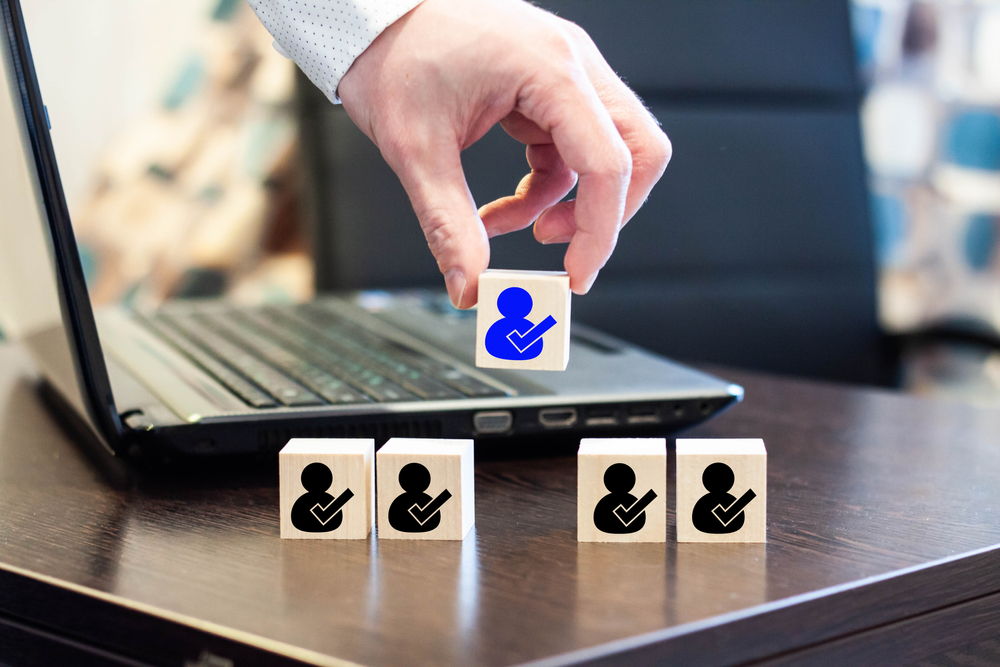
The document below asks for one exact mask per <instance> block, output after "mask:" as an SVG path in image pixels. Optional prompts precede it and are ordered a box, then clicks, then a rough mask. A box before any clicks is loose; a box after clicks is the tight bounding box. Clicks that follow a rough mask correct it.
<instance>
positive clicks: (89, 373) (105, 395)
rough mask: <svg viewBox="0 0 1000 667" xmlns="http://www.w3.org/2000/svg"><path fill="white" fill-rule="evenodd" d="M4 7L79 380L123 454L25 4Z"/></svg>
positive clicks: (100, 425)
mask: <svg viewBox="0 0 1000 667" xmlns="http://www.w3.org/2000/svg"><path fill="white" fill-rule="evenodd" d="M0 7H2V9H3V24H4V30H3V35H2V39H3V42H4V47H5V52H6V54H7V56H8V58H9V60H8V62H9V64H10V66H11V70H10V71H11V74H12V75H13V79H14V80H13V82H12V83H13V84H14V86H15V88H16V93H17V97H18V100H17V101H18V102H19V103H20V107H21V113H22V114H23V121H24V123H25V127H26V130H27V139H28V143H29V144H30V146H31V152H32V155H31V156H30V157H31V158H33V164H34V172H35V173H34V176H35V178H37V184H38V191H39V193H40V194H41V197H42V202H43V204H44V209H45V217H46V220H47V222H48V228H47V230H46V232H47V233H48V235H49V240H50V242H51V243H50V246H49V247H50V250H51V252H52V255H53V257H52V259H53V265H54V266H55V271H56V285H57V289H58V293H59V305H60V310H61V313H62V324H63V327H64V329H65V332H66V336H67V339H68V341H69V343H70V353H71V355H72V357H73V365H74V370H75V372H76V380H77V383H78V384H79V387H80V392H81V394H82V397H83V400H84V404H85V406H86V409H87V412H88V415H87V416H88V417H89V418H90V422H91V424H92V425H93V426H94V427H95V428H96V429H97V430H98V431H99V435H100V436H101V437H102V438H103V440H104V441H105V442H106V443H107V444H108V445H109V446H110V447H111V448H112V449H113V450H115V451H118V450H119V449H120V447H121V443H122V437H121V436H122V432H123V429H122V422H121V418H120V416H119V414H118V411H117V409H116V408H115V401H114V396H113V394H112V390H111V382H110V379H109V377H108V369H107V366H106V365H105V362H104V353H103V350H102V348H101V342H100V338H99V336H98V332H97V323H96V321H95V319H94V311H93V308H92V307H91V302H90V294H89V292H88V290H87V284H86V280H85V278H84V272H83V265H82V263H81V262H80V254H79V251H78V248H77V244H76V237H75V235H74V233H73V226H72V223H71V221H70V215H69V207H68V206H67V204H66V197H65V194H64V192H63V187H62V180H61V178H60V176H59V168H58V165H57V162H56V156H55V149H54V148H53V145H52V138H51V136H50V134H49V125H48V121H47V118H46V113H45V107H44V104H43V103H42V95H41V90H40V88H39V85H38V79H37V76H36V73H35V66H34V61H33V60H32V57H31V49H30V46H29V44H28V35H27V29H26V26H25V22H24V16H23V14H22V12H21V4H20V0H0ZM15 106H16V105H15Z"/></svg>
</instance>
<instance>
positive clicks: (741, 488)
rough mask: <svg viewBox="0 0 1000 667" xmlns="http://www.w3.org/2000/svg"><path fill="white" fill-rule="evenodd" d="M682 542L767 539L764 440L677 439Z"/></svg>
mask: <svg viewBox="0 0 1000 667" xmlns="http://www.w3.org/2000/svg"><path fill="white" fill-rule="evenodd" d="M677 541H678V542H766V541H767V450H766V449H765V448H764V441H763V440H761V439H759V438H745V439H703V440H695V439H684V438H679V439H678V440H677Z"/></svg>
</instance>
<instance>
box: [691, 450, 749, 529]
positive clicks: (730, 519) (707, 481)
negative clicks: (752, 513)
mask: <svg viewBox="0 0 1000 667" xmlns="http://www.w3.org/2000/svg"><path fill="white" fill-rule="evenodd" d="M735 481H736V477H735V475H734V474H733V469H732V468H730V467H729V466H727V465H726V464H725V463H713V464H712V465H710V466H708V467H707V468H705V472H703V473H702V475H701V483H702V484H703V485H704V486H705V489H706V490H707V491H708V493H706V494H705V495H704V496H702V497H701V498H699V499H698V502H696V503H695V504H694V511H692V513H691V521H692V523H694V527H695V528H697V529H698V530H700V531H701V532H703V533H711V534H714V535H726V534H728V533H735V532H736V531H738V530H739V529H740V528H742V527H743V523H744V522H745V521H746V515H745V514H744V513H743V510H744V509H745V508H746V506H747V505H749V504H750V501H751V500H753V499H754V498H756V497H757V494H756V493H754V491H753V489H748V490H747V492H746V493H744V494H743V495H742V496H741V497H740V499H739V500H737V499H736V496H734V495H732V494H731V493H729V489H731V488H733V484H734V483H735Z"/></svg>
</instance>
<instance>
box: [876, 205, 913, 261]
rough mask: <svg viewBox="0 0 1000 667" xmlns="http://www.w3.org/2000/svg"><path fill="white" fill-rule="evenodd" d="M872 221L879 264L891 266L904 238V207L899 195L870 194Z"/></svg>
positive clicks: (895, 259) (896, 258) (905, 227)
mask: <svg viewBox="0 0 1000 667" xmlns="http://www.w3.org/2000/svg"><path fill="white" fill-rule="evenodd" d="M871 206H872V221H873V222H874V227H875V252H876V255H877V257H878V263H879V266H883V267H885V266H891V265H893V264H895V263H896V262H897V261H898V260H899V255H900V250H901V248H902V247H903V242H904V241H905V240H906V232H907V224H906V223H907V220H906V209H905V208H904V206H903V202H902V201H901V200H900V199H899V197H893V196H890V195H879V194H874V195H872V202H871Z"/></svg>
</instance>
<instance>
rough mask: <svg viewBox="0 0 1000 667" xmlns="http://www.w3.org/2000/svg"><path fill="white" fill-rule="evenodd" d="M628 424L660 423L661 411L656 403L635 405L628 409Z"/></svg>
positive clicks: (626, 419)
mask: <svg viewBox="0 0 1000 667" xmlns="http://www.w3.org/2000/svg"><path fill="white" fill-rule="evenodd" d="M625 421H626V423H628V424H659V423H660V411H659V410H658V409H657V408H656V406H655V405H635V406H632V407H631V408H629V409H628V416H627V417H626V418H625Z"/></svg>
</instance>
